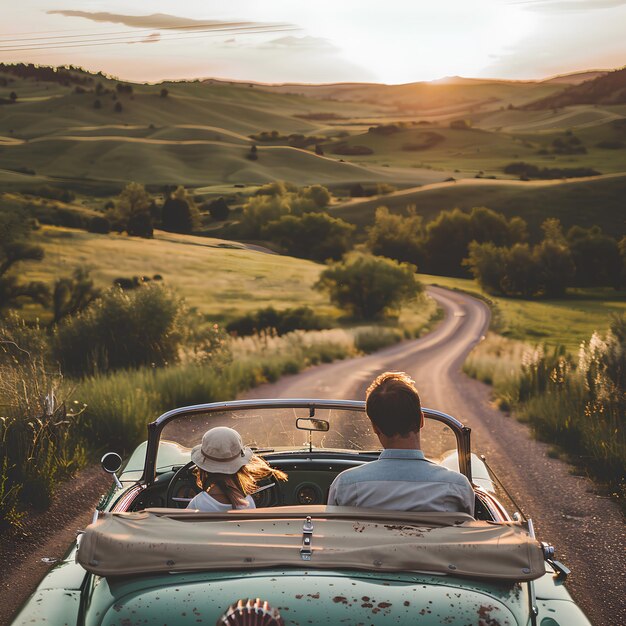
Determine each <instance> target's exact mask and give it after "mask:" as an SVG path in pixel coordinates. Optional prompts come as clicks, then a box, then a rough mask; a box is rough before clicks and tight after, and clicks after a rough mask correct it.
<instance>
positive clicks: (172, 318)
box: [52, 285, 182, 376]
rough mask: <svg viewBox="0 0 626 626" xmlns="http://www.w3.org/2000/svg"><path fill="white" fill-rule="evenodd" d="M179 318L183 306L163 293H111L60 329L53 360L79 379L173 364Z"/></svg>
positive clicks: (148, 290)
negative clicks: (127, 369)
mask: <svg viewBox="0 0 626 626" xmlns="http://www.w3.org/2000/svg"><path fill="white" fill-rule="evenodd" d="M181 315H182V304H181V302H180V301H179V300H178V299H177V298H176V297H175V296H174V295H173V294H172V293H171V292H170V291H169V290H167V289H166V288H164V287H161V286H157V285H146V286H145V287H144V288H142V289H136V290H133V291H128V292H125V291H121V290H120V289H111V290H110V291H108V292H106V293H105V294H104V295H103V296H102V298H100V299H99V300H96V301H95V302H93V303H92V304H91V305H90V306H89V308H87V309H86V310H85V311H83V312H81V313H79V314H78V315H76V316H75V317H72V318H70V319H67V320H65V321H64V322H62V323H61V324H60V325H59V326H58V327H57V329H56V331H55V333H54V335H53V338H52V349H53V355H54V358H55V359H56V360H57V361H58V362H59V363H60V364H61V367H62V370H63V371H64V372H66V373H68V374H72V375H78V376H83V375H86V374H93V373H95V372H97V371H107V370H109V369H120V368H128V367H138V366H140V365H149V364H154V365H163V364H165V363H168V362H173V361H176V360H177V358H178V348H179V345H180V342H181V330H180V327H179V322H180V319H181Z"/></svg>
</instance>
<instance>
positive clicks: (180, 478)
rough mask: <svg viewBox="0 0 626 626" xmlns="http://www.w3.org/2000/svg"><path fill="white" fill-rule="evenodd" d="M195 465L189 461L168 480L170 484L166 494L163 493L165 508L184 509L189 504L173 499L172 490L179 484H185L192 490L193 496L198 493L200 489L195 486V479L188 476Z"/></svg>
mask: <svg viewBox="0 0 626 626" xmlns="http://www.w3.org/2000/svg"><path fill="white" fill-rule="evenodd" d="M195 465H196V464H195V463H194V462H193V461H189V462H188V463H186V464H185V465H183V466H182V467H179V468H178V469H177V470H176V472H175V473H174V476H172V479H171V480H170V484H169V485H168V486H167V492H166V493H165V506H166V507H168V508H175V509H184V508H186V507H187V504H189V502H187V501H182V500H180V499H178V498H175V497H174V489H175V488H176V487H177V486H178V484H179V483H187V484H188V485H189V486H190V487H191V489H192V490H193V492H194V495H197V494H199V493H200V488H199V487H198V485H197V484H196V481H195V479H194V480H192V478H191V476H190V474H191V470H192V468H194V467H195Z"/></svg>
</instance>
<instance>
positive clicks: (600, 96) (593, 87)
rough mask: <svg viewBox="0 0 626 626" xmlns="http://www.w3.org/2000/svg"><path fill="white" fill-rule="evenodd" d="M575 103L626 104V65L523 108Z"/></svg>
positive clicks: (551, 107) (530, 108) (540, 107)
mask: <svg viewBox="0 0 626 626" xmlns="http://www.w3.org/2000/svg"><path fill="white" fill-rule="evenodd" d="M575 104H626V67H624V68H622V69H621V70H615V71H613V72H608V73H607V74H604V75H603V76H599V77H598V78H594V79H593V80H588V81H585V82H583V83H580V84H579V85H572V86H571V87H568V88H566V89H564V90H563V91H562V92H561V93H558V94H556V95H552V96H548V97H547V98H542V99H541V100H536V101H535V102H531V103H529V104H527V105H525V106H524V107H522V108H524V109H526V110H531V111H534V110H538V109H553V108H557V107H565V106H572V105H575Z"/></svg>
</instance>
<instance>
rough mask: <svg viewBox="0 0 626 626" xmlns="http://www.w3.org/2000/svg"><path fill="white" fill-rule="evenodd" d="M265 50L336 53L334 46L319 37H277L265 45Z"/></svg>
mask: <svg viewBox="0 0 626 626" xmlns="http://www.w3.org/2000/svg"><path fill="white" fill-rule="evenodd" d="M265 47H267V48H278V49H285V48H289V49H291V50H294V49H298V50H319V51H320V52H321V51H324V52H337V50H338V48H337V46H334V45H333V44H332V43H331V42H330V41H328V39H323V38H321V37H310V36H307V37H293V36H288V37H279V38H278V39H272V40H271V41H269V42H267V43H266V44H265Z"/></svg>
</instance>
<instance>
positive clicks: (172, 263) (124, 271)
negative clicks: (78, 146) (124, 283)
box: [19, 226, 334, 321]
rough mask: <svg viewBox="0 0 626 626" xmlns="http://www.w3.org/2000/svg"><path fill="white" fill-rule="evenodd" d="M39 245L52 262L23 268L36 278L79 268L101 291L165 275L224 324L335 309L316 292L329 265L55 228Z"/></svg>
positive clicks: (175, 238)
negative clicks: (117, 282) (255, 315)
mask: <svg viewBox="0 0 626 626" xmlns="http://www.w3.org/2000/svg"><path fill="white" fill-rule="evenodd" d="M33 242H34V243H38V244H40V245H42V246H43V248H44V252H45V258H44V261H43V262H35V261H29V262H25V263H22V264H20V266H19V267H20V274H21V275H22V276H23V277H25V278H28V280H42V281H44V282H46V283H48V284H52V283H53V282H54V281H55V280H56V279H57V278H59V277H61V276H69V275H70V274H71V273H72V271H73V270H74V269H75V268H77V267H84V268H87V269H88V270H90V272H91V276H92V277H93V278H94V280H95V282H96V284H97V285H98V286H100V287H110V286H111V284H112V282H113V280H114V279H116V278H120V277H123V278H130V277H132V276H148V277H152V276H154V275H155V274H159V275H161V276H162V277H163V282H164V284H166V285H169V286H170V287H172V288H173V289H174V290H175V291H176V292H177V293H179V294H180V295H181V296H183V297H184V298H185V299H186V301H187V303H188V304H189V305H190V306H193V307H196V308H197V309H198V310H199V311H201V312H202V313H206V314H208V315H210V316H211V319H215V320H218V321H219V320H222V319H231V318H233V317H235V316H237V315H239V314H243V313H245V312H247V311H251V310H255V309H257V308H262V307H265V306H269V305H273V306H275V307H276V308H286V307H290V306H304V305H310V306H313V307H315V309H316V310H317V311H318V312H321V313H328V312H333V311H334V309H332V307H330V305H329V304H328V302H327V299H326V298H325V296H324V295H322V294H321V293H318V292H317V291H314V290H313V289H312V288H311V287H312V285H313V283H314V282H315V281H316V280H317V278H318V275H319V273H320V271H321V269H322V268H323V266H321V265H319V264H316V263H313V262H311V261H305V260H302V259H295V258H292V257H284V256H279V255H276V254H267V253H264V252H258V251H254V250H250V249H247V248H246V247H245V246H243V245H242V244H236V243H233V242H227V241H223V240H219V239H210V238H207V237H193V236H191V235H174V234H172V233H164V232H160V231H157V232H156V233H155V237H154V239H139V238H137V237H127V236H125V235H116V234H109V235H94V234H91V233H86V232H84V231H79V230H73V229H69V228H57V227H49V226H44V227H43V228H41V230H39V231H37V232H36V233H35V236H34V237H33Z"/></svg>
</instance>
